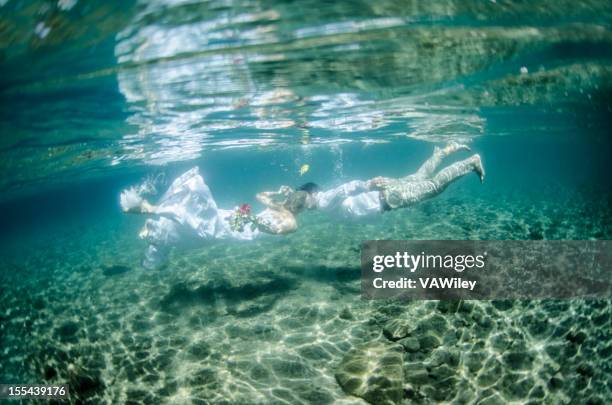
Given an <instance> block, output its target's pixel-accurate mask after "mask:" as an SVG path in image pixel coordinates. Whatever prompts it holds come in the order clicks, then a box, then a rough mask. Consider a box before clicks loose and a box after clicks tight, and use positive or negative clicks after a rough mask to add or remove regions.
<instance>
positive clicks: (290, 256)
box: [0, 191, 612, 404]
mask: <svg viewBox="0 0 612 405" xmlns="http://www.w3.org/2000/svg"><path fill="white" fill-rule="evenodd" d="M555 193H557V194H556V196H555V199H554V200H552V199H551V200H541V199H538V198H533V199H528V198H525V197H524V196H521V198H518V197H516V196H514V195H512V194H498V195H492V196H489V197H487V198H486V199H485V198H470V199H467V198H458V197H449V198H440V199H437V200H434V201H430V202H427V203H424V204H421V205H419V206H417V207H415V208H414V209H412V210H404V211H398V212H393V213H390V214H386V215H385V217H384V218H383V219H382V220H381V221H378V222H377V223H365V224H341V223H334V222H329V221H327V220H326V219H325V217H324V216H323V215H320V214H308V215H307V216H306V217H305V218H304V219H303V221H302V224H301V229H300V230H299V232H298V233H296V234H294V235H290V236H288V237H283V238H269V239H267V240H262V241H258V242H256V243H227V242H218V243H211V244H208V245H206V246H203V247H199V248H195V249H181V250H177V251H175V252H174V254H173V255H172V259H171V262H170V263H169V265H168V266H167V267H166V268H165V269H163V270H160V271H147V270H145V269H144V268H142V267H141V266H140V265H139V261H140V259H141V255H142V252H143V249H144V245H143V244H142V242H141V241H139V240H138V239H137V238H136V234H137V230H138V227H139V225H140V224H141V221H140V219H138V218H135V217H118V218H117V219H114V220H113V221H110V220H109V221H106V220H98V221H97V222H92V224H90V225H88V226H87V227H84V226H70V227H66V228H65V229H62V230H60V231H58V232H53V236H52V237H51V236H49V234H47V235H46V236H45V235H39V236H37V237H32V238H30V239H27V242H24V240H21V239H19V238H18V237H15V239H14V240H13V241H11V242H10V243H7V244H6V246H5V247H4V249H3V250H4V251H5V253H3V254H2V259H1V264H2V294H1V296H0V342H1V344H0V347H1V348H2V350H1V351H0V376H1V377H2V378H1V380H2V381H12V382H27V383H66V382H67V383H68V384H69V385H70V395H71V399H70V402H71V403H134V404H136V403H138V404H141V403H180V404H183V403H185V404H188V403H210V404H300V403H305V404H306V403H307V404H332V403H333V404H366V403H372V404H395V403H406V404H410V403H415V404H430V403H439V402H446V403H456V404H463V403H477V404H499V403H506V402H514V403H534V404H535V403H538V404H539V403H550V404H558V403H591V404H603V403H606V402H607V401H609V400H610V396H609V395H610V392H612V370H611V367H612V361H611V360H612V358H611V356H612V340H611V335H612V328H611V319H610V315H611V305H610V301H605V300H550V301H548V300H547V301H458V302H439V301H408V302H398V301H365V300H362V299H361V297H360V271H359V248H360V243H361V241H362V240H366V239H590V238H595V239H610V236H611V234H612V232H611V231H610V229H609V224H611V223H612V221H611V219H612V214H611V212H612V209H611V200H610V196H601V195H595V194H593V195H589V194H587V193H582V194H581V195H580V196H578V195H576V194H572V193H569V192H562V191H556V192H555ZM548 201H550V202H548Z"/></svg>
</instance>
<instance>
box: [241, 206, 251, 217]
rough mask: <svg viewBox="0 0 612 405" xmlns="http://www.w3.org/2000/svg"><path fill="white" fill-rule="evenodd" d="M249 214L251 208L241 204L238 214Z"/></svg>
mask: <svg viewBox="0 0 612 405" xmlns="http://www.w3.org/2000/svg"><path fill="white" fill-rule="evenodd" d="M250 212H251V206H250V205H249V204H242V205H241V206H240V213H241V214H242V215H248V214H249V213H250Z"/></svg>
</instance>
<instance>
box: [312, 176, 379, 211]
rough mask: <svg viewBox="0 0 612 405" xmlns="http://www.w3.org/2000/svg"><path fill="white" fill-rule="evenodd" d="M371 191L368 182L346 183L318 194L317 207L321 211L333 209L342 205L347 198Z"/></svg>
mask: <svg viewBox="0 0 612 405" xmlns="http://www.w3.org/2000/svg"><path fill="white" fill-rule="evenodd" d="M367 191H369V188H368V185H367V182H365V181H361V180H353V181H349V182H348V183H344V184H342V185H340V186H338V187H336V188H332V189H331V190H327V191H322V192H320V193H318V194H317V207H318V208H319V209H323V210H325V209H331V208H333V207H336V206H338V205H339V204H342V201H344V200H345V199H346V198H347V197H350V196H352V195H356V194H361V193H365V192H367Z"/></svg>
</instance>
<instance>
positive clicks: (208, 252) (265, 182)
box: [0, 0, 612, 404]
mask: <svg viewBox="0 0 612 405" xmlns="http://www.w3.org/2000/svg"><path fill="white" fill-rule="evenodd" d="M0 4H1V7H0V61H1V63H0V131H1V134H2V136H1V137H0V168H1V170H2V176H1V177H0V190H2V194H1V195H0V221H1V223H2V228H1V230H0V252H1V253H0V263H1V266H0V279H1V280H2V284H1V285H2V287H1V291H2V294H1V295H0V382H19V383H25V382H27V383H68V384H69V385H70V389H71V400H70V402H71V403H180V404H182V403H211V404H217V403H227V404H269V403H278V404H295V403H307V404H310V403H313V404H325V403H330V404H331V403H335V404H366V403H373V404H378V403H406V404H410V403H417V404H430V403H440V402H445V403H456V404H463V403H479V404H497V403H507V402H514V403H550V404H557V403H593V404H598V403H602V404H603V403H608V402H609V401H610V392H612V377H611V375H612V374H611V373H612V371H611V369H610V364H612V363H611V361H610V360H611V357H610V356H612V350H611V347H612V346H611V344H612V343H611V340H610V337H611V334H612V332H611V321H610V314H611V311H610V301H608V300H580V299H574V300H565V301H555V300H551V301H498V302H495V301H493V302H491V301H482V302H475V301H468V302H461V303H454V304H453V303H445V302H436V301H415V302H404V303H402V302H382V301H375V302H369V301H363V300H361V298H360V280H359V277H360V272H359V257H360V251H359V249H360V244H361V242H362V241H363V240H369V239H502V240H503V239H521V240H539V239H549V240H560V239H576V240H583V239H610V238H611V237H612V229H611V227H610V224H611V223H612V194H611V191H612V188H611V179H610V175H609V173H610V170H609V160H610V156H611V153H610V152H611V151H612V147H611V145H612V143H611V141H610V122H611V120H610V118H611V113H612V103H611V94H612V64H611V61H612V59H611V57H612V54H611V53H610V49H612V47H611V45H612V32H611V30H610V22H611V20H612V6H611V4H610V2H607V1H594V0H593V1H586V2H579V3H576V2H570V1H555V2H553V1H530V2H522V1H519V2H516V1H515V2H507V1H503V0H497V1H451V0H447V1H433V2H416V1H403V2H400V1H360V2H344V3H328V2H321V1H314V0H309V1H301V2H282V1H246V0H245V1H209V2H202V3H198V2H194V1H170V0H167V1H159V0H158V1H150V2H144V1H143V2H119V1H117V2H111V1H105V2H102V1H88V2H83V1H59V2H55V1H53V2H51V1H33V2H21V1H16V0H8V1H0ZM448 141H458V142H464V143H466V144H468V145H469V146H470V147H471V149H472V150H473V151H475V152H478V153H480V154H481V156H482V158H483V163H484V166H485V169H486V173H487V174H486V180H485V182H484V184H480V182H479V180H478V178H477V176H476V175H469V176H466V177H465V178H463V179H461V180H459V181H458V182H456V183H454V184H453V185H451V186H450V187H449V188H448V189H447V190H446V191H445V192H444V193H442V194H441V195H440V196H438V197H436V198H435V199H432V200H428V201H425V202H422V203H420V204H418V205H416V206H414V207H412V208H410V209H404V210H397V211H393V212H388V213H385V214H384V215H382V216H380V217H378V218H374V219H369V220H362V221H352V222H347V221H341V220H339V219H336V218H334V217H333V216H330V215H328V214H325V213H320V212H308V213H305V214H303V215H301V216H300V218H299V229H298V231H297V232H296V233H294V234H290V235H287V236H279V237H270V238H266V239H262V240H257V241H253V242H228V241H215V242H207V243H202V244H197V243H196V244H193V243H190V244H182V245H180V246H177V247H176V248H175V249H174V251H173V252H172V254H171V256H170V261H169V263H168V265H167V266H166V267H165V268H164V269H161V270H155V271H151V270H146V269H145V268H143V267H142V265H141V260H142V257H143V252H144V249H145V248H146V244H145V242H143V241H141V240H140V239H138V231H139V229H140V228H141V227H142V225H143V222H144V218H143V217H141V216H137V215H126V214H123V213H122V212H121V210H120V207H119V193H120V191H121V190H122V189H124V188H125V187H128V186H130V185H133V184H137V183H139V182H141V181H142V180H143V179H144V178H145V177H147V176H159V178H160V184H159V188H160V191H163V189H164V187H166V186H168V185H169V183H170V182H171V181H172V179H174V178H175V177H176V176H178V175H179V174H181V173H182V172H183V171H185V170H187V169H189V168H191V167H193V166H198V167H199V168H200V171H201V173H202V174H203V176H204V178H205V180H206V182H207V183H208V185H209V186H210V188H211V190H212V193H213V195H214V196H215V199H216V200H217V203H218V204H219V206H221V207H224V208H232V207H234V206H236V205H238V204H241V203H244V202H248V203H251V204H253V206H254V208H256V210H258V209H260V208H262V207H261V205H258V204H257V203H256V201H255V198H254V196H255V194H256V193H257V192H259V191H262V190H275V189H277V188H278V187H279V186H280V185H282V184H288V185H292V186H297V185H299V184H301V183H304V182H306V181H314V182H316V183H318V184H319V185H320V186H321V187H322V188H324V189H327V188H330V187H333V186H336V185H339V184H341V183H342V182H345V181H349V180H353V179H363V180H366V179H369V178H372V177H374V176H378V175H383V176H389V177H399V176H403V175H406V174H409V173H412V172H414V171H415V170H416V169H417V168H418V167H419V165H420V164H421V163H422V162H423V161H424V160H425V159H426V158H427V157H428V156H430V154H431V152H432V150H433V148H434V146H436V145H443V144H444V143H446V142H448ZM467 156H468V154H466V153H463V154H460V155H458V158H460V157H467ZM304 164H308V165H309V167H310V170H309V171H308V172H307V173H306V174H304V175H300V168H301V167H302V165H304ZM152 199H153V200H155V197H153V198H152ZM347 376H349V377H353V378H354V380H351V381H352V382H351V383H347Z"/></svg>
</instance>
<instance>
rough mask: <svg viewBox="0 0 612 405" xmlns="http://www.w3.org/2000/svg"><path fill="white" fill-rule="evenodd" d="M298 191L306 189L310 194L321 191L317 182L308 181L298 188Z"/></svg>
mask: <svg viewBox="0 0 612 405" xmlns="http://www.w3.org/2000/svg"><path fill="white" fill-rule="evenodd" d="M297 191H305V192H307V193H308V194H312V193H316V192H317V191H319V186H318V185H317V184H316V183H313V182H308V183H306V184H302V185H301V186H299V187H298V188H297Z"/></svg>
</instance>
